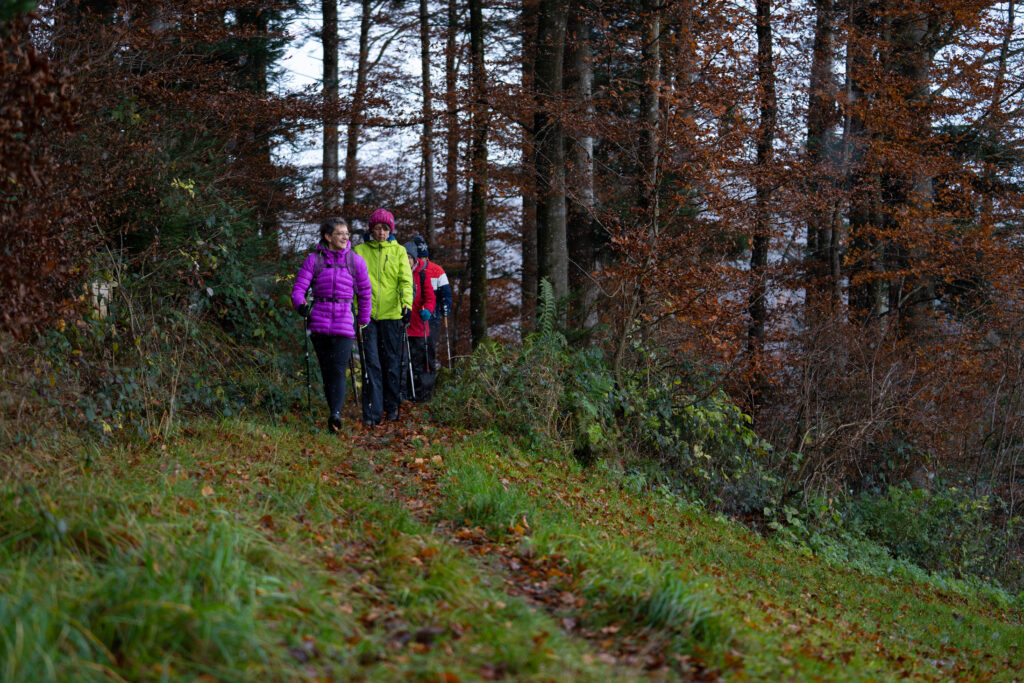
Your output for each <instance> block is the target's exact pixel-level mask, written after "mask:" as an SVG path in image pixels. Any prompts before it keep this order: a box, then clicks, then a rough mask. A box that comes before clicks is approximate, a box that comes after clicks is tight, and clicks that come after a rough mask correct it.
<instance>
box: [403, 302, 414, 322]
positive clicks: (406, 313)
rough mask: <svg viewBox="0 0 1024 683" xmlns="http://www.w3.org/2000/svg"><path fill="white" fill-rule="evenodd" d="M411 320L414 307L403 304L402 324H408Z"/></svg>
mask: <svg viewBox="0 0 1024 683" xmlns="http://www.w3.org/2000/svg"><path fill="white" fill-rule="evenodd" d="M410 320H412V309H411V308H409V307H408V306H402V324H403V325H408V324H409V321H410Z"/></svg>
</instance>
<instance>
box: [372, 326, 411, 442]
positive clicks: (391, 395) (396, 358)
mask: <svg viewBox="0 0 1024 683" xmlns="http://www.w3.org/2000/svg"><path fill="white" fill-rule="evenodd" d="M404 341H405V325H403V324H402V321H401V320H370V324H369V325H367V326H366V327H364V328H363V352H364V353H365V354H366V358H364V359H363V362H364V363H365V367H366V386H364V387H363V420H365V421H366V422H372V423H374V424H377V423H379V422H380V421H381V419H383V417H384V413H385V412H386V413H387V414H388V415H392V416H394V415H398V404H399V392H400V391H401V367H402V347H403V346H404Z"/></svg>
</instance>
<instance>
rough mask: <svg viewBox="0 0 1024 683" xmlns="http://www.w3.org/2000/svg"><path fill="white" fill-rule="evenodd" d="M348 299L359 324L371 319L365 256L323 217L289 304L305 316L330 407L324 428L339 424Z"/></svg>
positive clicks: (352, 332) (348, 339) (350, 327)
mask: <svg viewBox="0 0 1024 683" xmlns="http://www.w3.org/2000/svg"><path fill="white" fill-rule="evenodd" d="M310 285H312V288H313V291H312V294H313V300H312V302H309V303H307V301H306V290H307V289H309V287H310ZM353 298H354V299H356V300H357V301H358V303H359V314H358V326H359V327H360V328H361V327H363V326H364V325H366V324H367V323H368V322H370V276H369V274H368V273H367V270H366V261H364V260H363V257H362V256H360V255H359V254H356V253H355V252H353V251H352V248H351V245H350V244H349V241H348V224H347V223H345V221H344V219H341V218H328V219H327V220H326V221H324V222H323V223H322V224H321V225H320V244H318V245H317V246H316V248H315V249H314V250H313V253H311V254H310V255H309V256H308V257H306V261H305V263H303V264H302V267H301V268H299V272H298V274H297V275H296V276H295V286H294V287H292V306H294V307H295V310H296V311H298V312H299V313H300V314H302V315H303V316H304V317H306V318H307V319H308V325H309V331H310V338H311V339H312V340H313V348H314V349H315V350H316V358H317V361H319V363H320V374H321V376H322V377H323V380H324V395H325V396H326V397H327V408H328V410H329V411H330V417H329V418H328V419H327V430H328V431H330V432H333V433H337V432H338V431H339V430H340V429H341V407H342V406H343V405H344V404H345V366H346V365H348V359H349V356H350V355H351V354H352V340H353V339H355V336H356V329H357V328H356V324H355V323H356V321H353V319H352V300H353Z"/></svg>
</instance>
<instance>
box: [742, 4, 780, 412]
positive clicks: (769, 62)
mask: <svg viewBox="0 0 1024 683" xmlns="http://www.w3.org/2000/svg"><path fill="white" fill-rule="evenodd" d="M754 5H755V21H756V24H757V25H756V31H757V84H758V109H759V120H758V130H757V160H756V162H755V169H754V173H755V175H754V186H755V190H754V192H755V205H754V234H753V239H752V241H751V249H750V281H751V285H750V299H749V302H748V308H747V311H748V315H749V316H750V327H749V328H748V330H747V352H748V353H749V355H750V358H751V361H752V362H753V363H754V367H755V372H754V377H753V392H752V397H751V398H752V400H751V407H752V410H754V411H755V412H756V411H757V408H758V406H759V404H760V402H761V400H760V396H761V394H762V393H763V388H764V385H765V378H764V376H763V375H762V371H761V370H760V369H759V368H760V367H761V363H760V358H761V356H762V355H763V353H764V333H765V322H766V320H767V317H768V305H767V302H766V301H765V298H766V296H767V292H768V288H767V277H768V274H767V269H768V247H769V242H770V238H771V227H770V222H771V220H770V219H771V207H770V202H771V189H770V188H771V185H772V182H773V179H772V177H771V167H772V162H773V157H774V154H773V150H772V146H773V145H774V143H775V120H776V99H775V64H774V59H773V55H772V26H771V0H756V1H755V3H754Z"/></svg>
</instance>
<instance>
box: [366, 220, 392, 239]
mask: <svg viewBox="0 0 1024 683" xmlns="http://www.w3.org/2000/svg"><path fill="white" fill-rule="evenodd" d="M370 235H371V236H372V237H373V239H375V240H376V241H378V242H385V241H387V239H388V236H390V235H391V228H390V227H388V224H387V223H374V224H373V225H371V226H370Z"/></svg>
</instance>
